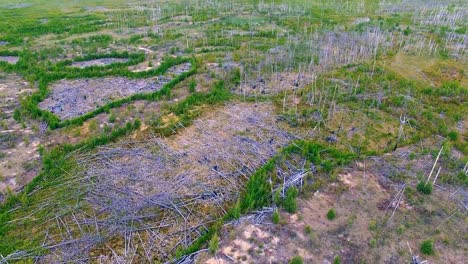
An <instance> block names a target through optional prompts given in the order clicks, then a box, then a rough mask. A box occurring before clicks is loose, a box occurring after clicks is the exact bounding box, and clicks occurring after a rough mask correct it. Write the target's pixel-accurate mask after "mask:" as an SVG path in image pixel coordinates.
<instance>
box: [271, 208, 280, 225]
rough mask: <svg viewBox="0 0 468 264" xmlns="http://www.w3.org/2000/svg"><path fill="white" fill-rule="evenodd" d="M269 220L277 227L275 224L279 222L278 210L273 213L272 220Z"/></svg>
mask: <svg viewBox="0 0 468 264" xmlns="http://www.w3.org/2000/svg"><path fill="white" fill-rule="evenodd" d="M271 220H272V221H273V224H275V225H277V224H278V223H279V221H280V214H279V212H278V210H275V211H274V212H273V216H272V219H271Z"/></svg>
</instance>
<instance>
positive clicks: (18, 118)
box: [13, 108, 21, 122]
mask: <svg viewBox="0 0 468 264" xmlns="http://www.w3.org/2000/svg"><path fill="white" fill-rule="evenodd" d="M13 119H14V120H16V121H17V122H20V121H21V112H20V110H19V109H18V108H16V109H15V111H14V112H13Z"/></svg>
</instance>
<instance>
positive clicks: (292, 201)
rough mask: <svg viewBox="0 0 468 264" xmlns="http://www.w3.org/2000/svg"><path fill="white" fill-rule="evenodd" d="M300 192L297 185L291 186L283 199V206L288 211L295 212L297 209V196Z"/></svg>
mask: <svg viewBox="0 0 468 264" xmlns="http://www.w3.org/2000/svg"><path fill="white" fill-rule="evenodd" d="M298 194H299V191H298V190H297V188H296V187H294V186H293V187H289V188H288V190H287V191H286V197H285V198H284V201H283V207H284V209H285V210H286V211H287V212H288V213H295V212H296V211H297V201H296V197H297V195H298Z"/></svg>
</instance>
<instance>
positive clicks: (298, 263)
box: [289, 256, 303, 264]
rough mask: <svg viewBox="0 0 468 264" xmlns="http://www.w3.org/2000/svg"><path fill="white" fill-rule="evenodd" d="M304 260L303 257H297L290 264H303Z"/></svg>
mask: <svg viewBox="0 0 468 264" xmlns="http://www.w3.org/2000/svg"><path fill="white" fill-rule="evenodd" d="M302 263H303V262H302V258H301V256H295V257H294V258H292V259H291V260H290V261H289V264H302Z"/></svg>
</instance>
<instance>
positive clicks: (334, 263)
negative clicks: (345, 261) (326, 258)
mask: <svg viewBox="0 0 468 264" xmlns="http://www.w3.org/2000/svg"><path fill="white" fill-rule="evenodd" d="M333 264H341V258H340V256H336V257H335V259H334V260H333Z"/></svg>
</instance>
